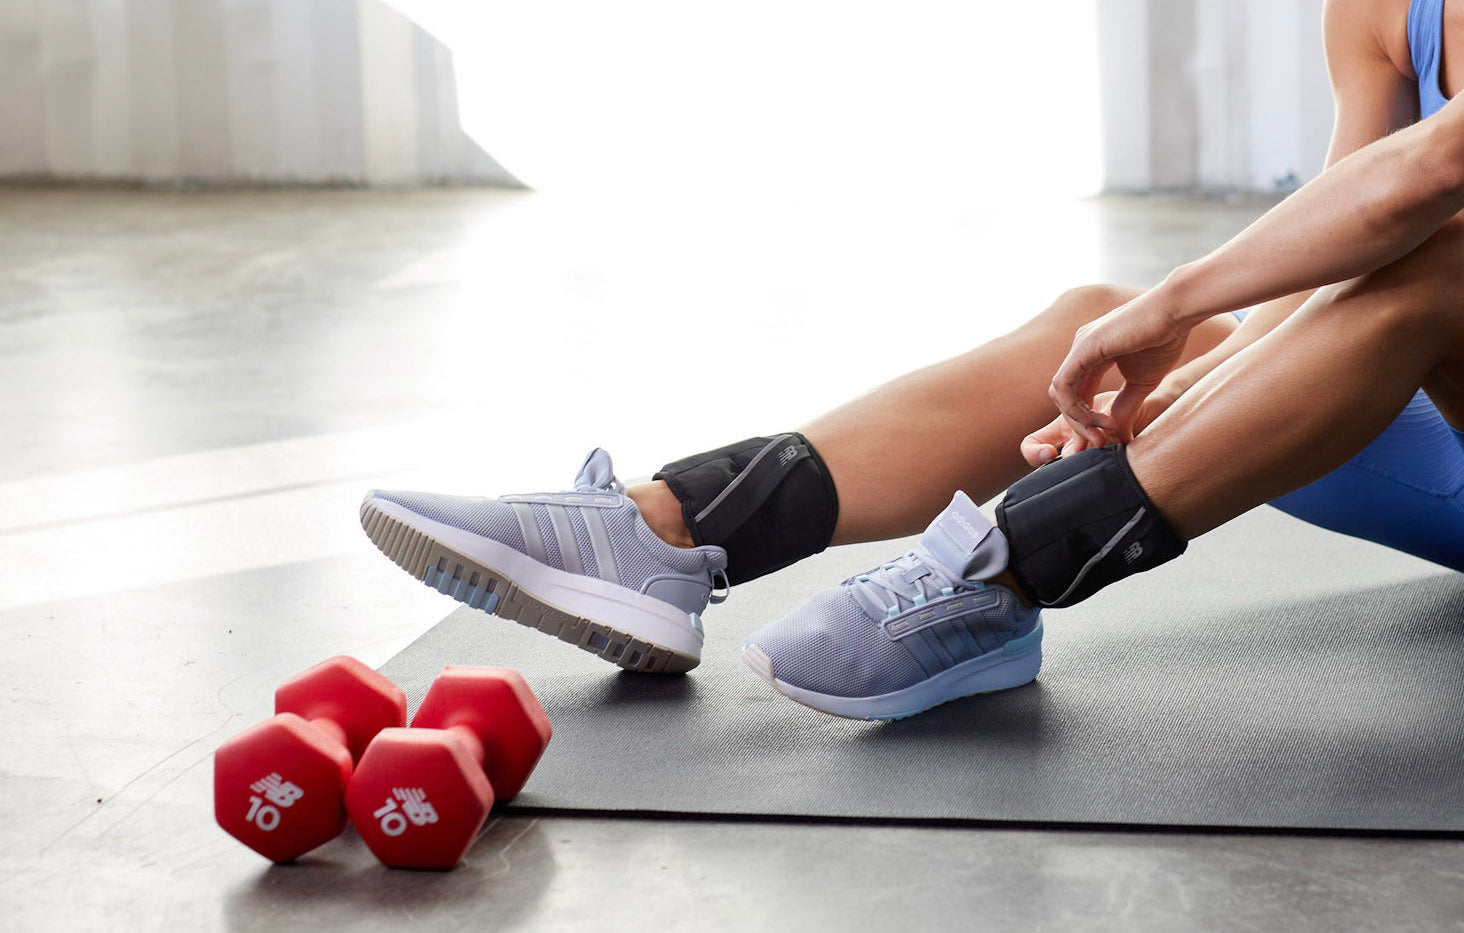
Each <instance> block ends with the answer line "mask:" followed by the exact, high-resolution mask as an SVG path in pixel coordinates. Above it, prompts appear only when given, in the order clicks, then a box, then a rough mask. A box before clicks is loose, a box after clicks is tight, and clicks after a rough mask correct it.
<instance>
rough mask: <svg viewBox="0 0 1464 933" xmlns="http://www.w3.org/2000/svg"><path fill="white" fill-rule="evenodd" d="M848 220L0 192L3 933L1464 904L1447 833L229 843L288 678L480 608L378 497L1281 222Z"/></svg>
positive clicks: (1186, 205) (533, 454) (693, 832)
mask: <svg viewBox="0 0 1464 933" xmlns="http://www.w3.org/2000/svg"><path fill="white" fill-rule="evenodd" d="M861 203H862V202H861V201H860V200H859V199H858V198H851V202H850V204H849V205H848V206H847V208H846V210H845V211H844V212H842V213H838V212H835V213H833V214H830V213H829V212H828V211H827V210H823V209H821V210H818V211H813V210H802V209H800V208H799V207H798V206H797V205H768V204H748V203H718V202H715V201H710V200H709V201H708V202H706V203H697V204H688V203H684V202H682V203H677V204H670V205H665V204H654V203H645V201H623V202H616V201H615V200H614V199H611V198H607V199H605V200H604V201H603V202H600V203H595V204H584V203H561V202H557V201H555V199H553V198H551V197H547V196H544V195H528V194H510V193H499V192H483V191H473V192H463V191H430V192H420V193H374V192H343V191H335V192H300V191H290V192H272V193H263V194H261V193H204V194H187V195H180V194H165V193H148V192H108V191H62V190H55V191H24V190H0V376H3V382H0V385H3V386H4V387H5V389H6V391H5V392H4V393H3V394H0V438H3V444H4V446H3V450H4V457H3V458H0V565H3V566H5V567H6V568H7V573H6V574H5V576H4V578H3V581H0V638H3V640H4V644H5V645H6V650H5V651H4V652H3V654H0V676H3V679H4V683H5V693H4V697H5V714H6V715H5V722H6V725H5V726H4V727H3V728H4V736H5V740H4V742H3V745H0V823H3V825H5V826H6V827H7V828H8V829H7V832H6V835H5V839H6V841H7V843H8V844H7V845H6V846H5V847H4V849H3V851H0V908H3V910H4V911H5V914H6V922H5V924H4V926H5V927H6V928H7V929H18V930H33V929H34V930H41V929H46V930H52V929H119V928H120V929H163V928H167V929H213V928H227V929H270V930H275V929H282V928H283V929H291V928H299V927H304V926H306V925H317V924H319V925H323V924H331V925H335V926H340V927H351V928H362V929H400V928H403V927H406V926H409V925H410V927H411V928H413V929H422V930H436V929H444V930H449V929H468V928H474V929H476V928H481V927H483V926H485V925H486V926H490V927H492V928H502V929H535V930H549V929H553V930H565V929H595V930H601V929H632V928H641V927H643V926H645V925H655V926H658V927H664V928H697V929H702V928H719V929H720V928H728V929H756V930H766V929H779V928H788V929H810V930H821V929H830V930H832V929H847V928H891V927H903V928H913V929H920V928H927V927H939V928H953V929H970V928H990V929H1029V928H1030V929H1047V928H1053V929H1057V928H1061V929H1115V930H1116V929H1122V930H1186V929H1195V930H1212V929H1237V930H1250V929H1255V930H1273V929H1278V928H1282V927H1286V928H1289V929H1292V930H1339V929H1389V930H1434V929H1459V928H1464V894H1461V887H1460V884H1459V879H1460V878H1461V877H1464V846H1461V844H1460V843H1458V842H1454V841H1451V840H1418V839H1377V838H1374V839H1359V838H1346V837H1334V836H1312V837H1309V836H1286V835H1274V836H1270V835H1226V834H1188V833H1178V832H1173V833H1171V832H1159V833H1155V832H1143V833H1140V832H1133V833H1130V832H1090V831H1083V832H1077V831H1068V830H1046V831H1034V830H1016V829H952V828H933V827H911V826H859V825H848V824H837V825H819V824H791V825H780V824H775V823H764V822H758V821H755V820H754V821H749V822H742V821H735V822H732V821H696V822H675V821H657V820H637V819H618V818H586V817H543V818H527V817H514V818H499V819H495V820H494V821H493V822H492V823H491V824H490V826H489V827H488V829H487V831H486V833H485V835H484V837H483V838H482V839H481V840H480V841H479V843H478V844H477V846H476V847H475V848H474V849H473V851H472V853H471V855H470V858H469V860H468V862H467V863H466V864H465V865H464V866H462V867H460V868H459V869H458V870H456V871H454V872H452V873H449V874H445V875H437V874H414V873H403V872H390V871H386V870H384V869H381V868H378V867H377V866H376V865H375V864H374V862H373V861H372V860H371V859H370V856H369V854H368V853H367V852H366V851H365V849H364V848H363V847H362V846H361V845H360V843H359V842H358V841H357V840H356V839H355V838H354V837H352V836H349V835H348V836H346V837H344V838H342V839H341V840H338V841H337V842H335V843H332V844H331V845H329V846H327V847H325V848H324V849H321V850H319V851H318V852H317V853H316V854H315V855H313V856H311V857H310V858H309V859H307V860H306V861H305V862H303V863H301V864H299V865H295V866H288V867H270V866H268V865H266V864H265V863H263V862H262V861H261V860H260V859H259V858H257V857H256V856H254V855H253V854H252V853H251V852H249V851H247V850H245V849H243V848H242V847H241V846H239V845H237V844H236V843H234V842H233V841H232V840H231V839H229V838H228V837H226V836H224V835H223V834H222V833H221V832H220V831H219V830H217V829H216V828H215V827H214V825H213V823H212V817H211V802H210V799H209V797H210V766H209V763H210V757H211V755H212V752H213V749H214V748H215V747H216V746H217V745H218V743H219V742H221V741H222V740H223V739H224V738H226V737H228V736H229V735H232V734H233V733H235V732H237V731H239V730H240V729H242V728H243V727H244V726H245V725H247V724H249V723H251V722H253V721H255V720H258V719H260V718H262V717H264V716H266V715H268V713H269V712H270V695H271V691H272V689H273V686H274V684H275V683H276V682H277V681H278V680H280V679H282V678H283V677H285V676H287V675H289V674H291V673H293V672H294V671H296V670H298V669H300V668H303V667H305V666H307V665H309V664H311V663H313V662H314V661H316V660H319V659H320V658H322V657H325V656H327V655H330V654H334V653H342V652H344V653H351V654H355V655H357V656H358V657H361V658H362V659H363V660H366V661H367V662H368V663H372V664H380V663H381V662H383V661H384V660H386V659H387V658H388V657H390V656H391V655H392V654H393V653H395V652H396V651H397V650H400V648H402V647H403V646H405V645H406V644H407V643H408V642H409V641H410V640H411V639H412V638H413V637H415V636H416V635H418V634H420V633H421V632H422V631H423V630H425V629H426V628H427V627H428V626H430V625H431V624H432V623H434V622H436V621H437V620H438V619H439V618H441V617H442V616H443V615H445V614H446V613H447V612H448V611H449V609H450V608H451V604H448V603H445V601H443V600H442V599H441V597H439V596H437V595H436V594H434V593H431V592H429V591H427V590H426V589H425V588H422V587H416V586H411V585H409V584H408V583H407V582H406V581H404V580H401V579H398V577H399V574H398V573H397V572H396V571H394V570H393V569H392V568H391V567H390V566H389V565H386V564H385V563H384V562H383V561H382V559H381V558H380V557H379V555H377V554H376V552H375V550H374V549H373V548H372V547H371V546H370V544H369V542H367V541H366V540H365V538H364V536H363V535H361V533H360V531H359V529H358V528H357V527H356V521H355V506H356V503H357V501H358V500H359V497H360V494H361V492H362V490H364V489H365V488H368V487H369V486H371V485H375V484H378V483H383V484H384V483H390V484H391V485H393V486H397V487H404V486H409V485H412V486H418V487H422V488H435V489H442V490H460V491H464V492H470V491H476V492H495V493H496V492H507V491H519V490H525V489H540V488H558V487H559V486H561V485H562V484H563V483H565V482H566V481H567V480H568V479H569V478H570V477H571V476H572V473H573V470H574V469H575V468H576V467H577V466H578V464H579V462H580V459H581V458H582V456H583V454H584V451H585V450H586V449H588V448H589V447H591V446H594V445H595V444H604V445H606V446H609V447H611V449H612V451H613V452H614V453H615V454H616V458H617V466H618V467H619V472H620V475H621V476H634V475H645V474H649V473H650V472H651V471H652V470H654V469H655V468H656V467H657V466H658V465H659V464H660V463H662V462H664V461H665V460H667V459H670V458H671V457H674V456H676V455H680V454H682V453H685V452H686V451H689V450H695V449H702V448H703V447H706V446H709V445H710V444H712V443H716V442H720V441H723V440H725V439H726V438H727V437H734V436H745V435H747V434H751V433H764V432H766V431H769V430H777V429H783V428H786V427H788V426H791V425H794V424H797V423H798V422H800V421H801V420H803V419H805V418H806V417H808V416H809V415H812V414H813V413H815V412H817V411H819V410H821V409H823V408H826V407H828V406H829V405H832V404H834V403H836V402H838V401H840V400H842V399H844V398H846V397H848V396H849V395H851V394H853V393H856V392H859V391H863V390H864V389H867V388H869V387H870V386H872V385H874V384H877V383H878V382H880V381H882V380H883V379H885V378H887V377H889V376H892V375H894V374H896V373H898V372H901V371H904V370H906V369H908V368H910V367H913V366H916V365H919V364H921V363H924V362H929V361H931V360H934V359H936V358H939V357H941V356H945V355H949V354H952V353H954V352H957V351H959V350H960V349H963V348H965V347H966V346H969V345H970V344H972V343H973V342H977V341H979V340H982V339H985V338H987V337H990V336H994V335H995V334H997V333H1000V332H1001V331H1002V330H1004V329H1006V328H1008V327H1010V326H1012V325H1013V324H1014V323H1016V322H1017V321H1019V320H1021V319H1022V318H1023V317H1025V316H1027V315H1029V314H1030V313H1032V311H1034V310H1036V309H1037V308H1038V307H1039V306H1040V304H1041V302H1043V301H1044V300H1046V299H1048V298H1050V297H1051V296H1052V295H1053V294H1055V293H1056V292H1057V291H1059V290H1060V289H1062V288H1064V287H1068V286H1071V285H1076V284H1081V283H1082V282H1084V281H1091V280H1095V279H1099V278H1104V279H1110V280H1118V281H1127V282H1133V283H1136V284H1143V283H1145V282H1151V281H1153V280H1154V279H1156V278H1157V277H1159V276H1160V275H1162V274H1163V273H1164V271H1166V270H1167V268H1169V267H1170V266H1172V265H1174V264H1176V263H1178V262H1180V261H1182V260H1184V259H1187V258H1191V257H1192V256H1194V255H1197V254H1198V253H1200V252H1203V251H1204V250H1205V249H1207V248H1209V247H1210V246H1212V245H1214V244H1216V243H1218V242H1220V241H1221V240H1222V239H1223V238H1224V237H1226V236H1228V235H1229V234H1230V233H1232V232H1234V231H1236V230H1238V229H1240V227H1242V226H1243V225H1244V224H1245V223H1247V222H1248V221H1249V220H1250V219H1252V218H1253V217H1254V216H1256V214H1257V213H1258V212H1259V211H1260V210H1261V209H1262V208H1263V205H1259V204H1233V205H1225V204H1218V203H1195V202H1184V201H1172V200H1112V199H1109V200H1100V201H1090V202H1083V203H1078V204H1052V205H1038V206H1036V207H1035V208H1033V209H1030V210H1026V211H1023V212H1022V213H1020V214H1018V213H1015V212H1013V211H1012V210H1011V209H1010V208H991V209H982V208H981V207H979V206H976V207H964V206H951V207H942V208H939V209H923V210H910V211H903V210H901V209H900V208H897V207H889V206H888V202H885V204H886V206H885V207H882V208H880V209H878V210H861ZM547 353H552V354H553V356H554V359H555V360H556V365H557V366H558V367H560V368H559V371H558V372H557V373H549V372H547V371H546V368H545V366H544V365H543V364H542V363H541V362H540V360H541V359H542V358H543V356H544V354H547ZM565 372H569V373H573V374H574V376H573V378H566V377H565V376H564V375H563V373H565ZM749 372H756V373H768V374H770V375H772V376H775V377H777V378H766V379H756V380H749V379H747V378H746V375H747V374H748V373H749ZM693 676H695V675H693Z"/></svg>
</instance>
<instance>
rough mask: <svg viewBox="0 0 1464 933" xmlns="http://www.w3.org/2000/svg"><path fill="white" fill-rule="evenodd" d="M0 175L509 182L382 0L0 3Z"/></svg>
mask: <svg viewBox="0 0 1464 933" xmlns="http://www.w3.org/2000/svg"><path fill="white" fill-rule="evenodd" d="M0 127H3V132H0V176H11V177H15V176H20V177H28V178H58V179H109V180H141V181H147V182H154V183H175V182H238V181H244V182H305V183H311V182H329V183H349V184H363V183H364V184H416V183H424V182H483V183H489V184H503V185H514V184H517V182H516V181H515V179H514V178H513V176H511V175H510V174H509V173H508V172H506V171H505V170H504V169H503V168H502V167H501V166H500V165H498V163H497V162H495V161H494V160H493V159H492V158H490V157H489V156H488V154H487V153H485V152H483V150H482V149H481V148H479V147H478V146H477V144H476V143H474V142H473V141H472V140H471V139H469V138H468V137H467V136H466V135H465V134H464V133H463V132H462V130H461V128H460V126H459V124H458V118H457V99H456V79H455V77H454V73H453V65H452V56H451V52H450V51H449V50H448V49H447V48H446V47H445V46H444V45H443V44H442V43H441V42H439V41H438V40H437V39H435V38H434V37H433V36H431V35H430V34H429V33H427V32H425V31H424V30H422V29H421V28H419V27H417V26H416V25H414V24H413V23H412V22H410V21H409V20H407V19H406V18H405V17H403V16H402V15H401V14H400V13H397V12H396V11H395V10H393V9H391V8H390V7H388V6H386V5H385V4H384V3H383V2H381V0H0Z"/></svg>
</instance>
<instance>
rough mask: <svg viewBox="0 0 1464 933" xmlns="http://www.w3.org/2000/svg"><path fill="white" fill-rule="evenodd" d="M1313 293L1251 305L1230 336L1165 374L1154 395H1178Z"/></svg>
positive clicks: (1286, 315)
mask: <svg viewBox="0 0 1464 933" xmlns="http://www.w3.org/2000/svg"><path fill="white" fill-rule="evenodd" d="M1311 296H1312V292H1309V291H1307V292H1301V293H1299V294H1295V295H1286V296H1285V297H1282V298H1277V299H1276V300H1274V301H1268V302H1266V303H1265V304H1263V305H1259V306H1257V307H1255V308H1252V309H1251V310H1250V312H1249V313H1248V314H1247V315H1246V317H1245V320H1244V321H1242V322H1241V324H1240V326H1239V327H1237V328H1236V329H1235V330H1234V331H1232V332H1231V334H1230V336H1228V337H1226V338H1225V339H1224V340H1222V341H1221V342H1220V343H1219V344H1217V345H1216V346H1215V347H1214V348H1212V349H1211V350H1210V351H1209V352H1207V353H1202V354H1200V355H1199V356H1197V357H1195V358H1194V359H1192V360H1190V361H1189V362H1188V363H1186V364H1184V365H1183V366H1180V367H1179V368H1177V369H1175V370H1174V371H1173V372H1171V373H1170V374H1169V375H1168V376H1166V377H1165V378H1164V381H1163V382H1162V383H1160V385H1159V388H1157V389H1155V390H1154V394H1155V396H1157V397H1158V398H1160V399H1165V400H1167V401H1168V402H1173V401H1174V400H1175V399H1178V398H1179V397H1180V396H1181V395H1183V394H1184V393H1185V392H1187V391H1189V389H1190V387H1191V386H1193V385H1194V384H1195V383H1197V382H1199V381H1200V380H1201V379H1203V378H1204V377H1205V375H1206V374H1208V373H1209V372H1210V371H1211V370H1213V369H1214V368H1215V367H1217V366H1219V365H1220V364H1221V363H1223V362H1225V361H1226V360H1228V359H1230V358H1231V357H1232V356H1234V355H1235V354H1237V353H1239V352H1240V351H1241V350H1244V349H1245V348H1246V347H1248V346H1250V345H1251V344H1253V343H1255V342H1256V341H1257V340H1260V339H1261V338H1262V337H1264V336H1266V335H1267V334H1269V333H1270V332H1271V331H1273V330H1275V329H1276V328H1277V327H1278V326H1280V324H1281V322H1282V321H1285V320H1286V319H1287V318H1288V317H1290V316H1291V314H1292V313H1293V312H1294V311H1296V309H1297V308H1300V307H1301V306H1302V305H1303V304H1305V303H1306V300H1307V299H1308V298H1310V297H1311Z"/></svg>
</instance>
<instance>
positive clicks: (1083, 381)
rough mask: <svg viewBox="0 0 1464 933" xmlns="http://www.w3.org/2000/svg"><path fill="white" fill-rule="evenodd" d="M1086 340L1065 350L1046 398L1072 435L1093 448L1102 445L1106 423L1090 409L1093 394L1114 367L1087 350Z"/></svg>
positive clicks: (1080, 336)
mask: <svg viewBox="0 0 1464 933" xmlns="http://www.w3.org/2000/svg"><path fill="white" fill-rule="evenodd" d="M1087 347H1088V341H1087V340H1086V339H1084V337H1083V336H1082V335H1081V332H1080V335H1079V337H1078V339H1077V342H1076V343H1074V344H1073V348H1072V349H1071V350H1070V351H1068V355H1067V359H1065V360H1063V361H1062V365H1061V366H1059V367H1058V370H1057V374H1056V375H1054V376H1053V377H1052V383H1051V385H1050V386H1049V387H1048V390H1047V394H1048V397H1049V398H1051V399H1052V401H1053V404H1055V405H1056V406H1057V409H1058V411H1060V412H1062V415H1063V417H1064V418H1066V419H1067V423H1068V426H1069V427H1070V428H1071V430H1072V431H1073V433H1075V434H1076V435H1078V436H1079V437H1081V438H1083V439H1084V441H1086V442H1087V443H1088V444H1090V445H1092V446H1098V447H1101V446H1102V445H1103V435H1102V432H1101V430H1099V429H1100V428H1102V427H1103V426H1104V425H1105V423H1106V422H1108V421H1109V419H1108V418H1107V416H1106V415H1103V414H1102V413H1100V412H1097V411H1094V409H1093V406H1092V401H1093V395H1094V394H1095V393H1096V392H1097V390H1098V386H1099V385H1100V384H1101V383H1102V380H1103V375H1104V373H1106V372H1107V371H1108V369H1109V368H1110V367H1111V366H1112V365H1113V363H1112V361H1105V360H1102V359H1101V357H1099V356H1098V355H1096V354H1093V353H1091V352H1090V351H1088V349H1087Z"/></svg>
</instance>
